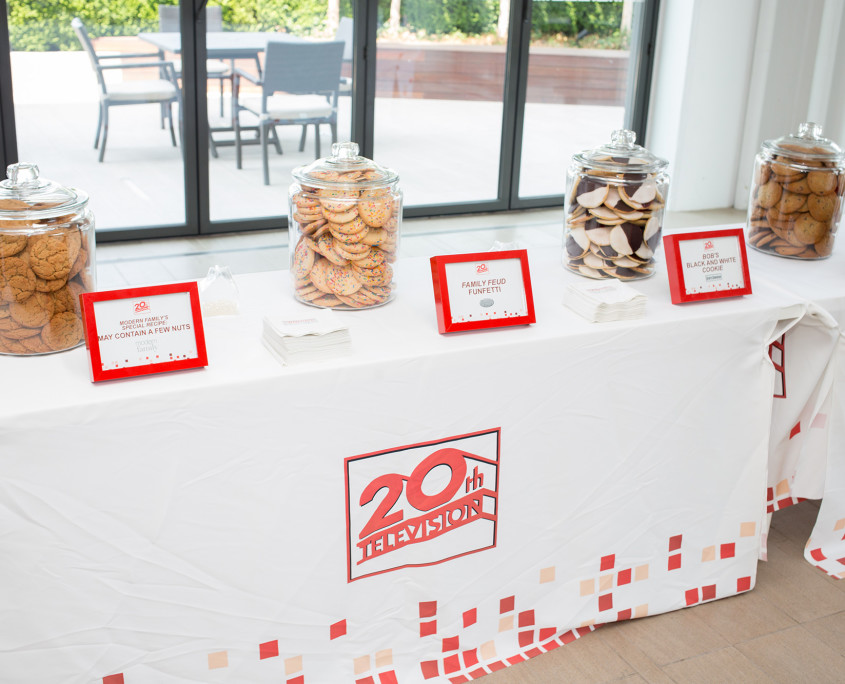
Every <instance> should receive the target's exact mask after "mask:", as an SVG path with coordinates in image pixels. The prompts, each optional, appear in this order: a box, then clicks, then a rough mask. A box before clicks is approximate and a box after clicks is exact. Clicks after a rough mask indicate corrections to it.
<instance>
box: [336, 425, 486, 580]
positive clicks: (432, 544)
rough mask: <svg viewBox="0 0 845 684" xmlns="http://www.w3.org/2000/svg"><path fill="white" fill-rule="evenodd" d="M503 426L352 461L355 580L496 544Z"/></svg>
mask: <svg viewBox="0 0 845 684" xmlns="http://www.w3.org/2000/svg"><path fill="white" fill-rule="evenodd" d="M499 440H500V430H499V429H498V428H496V429H493V430H486V431H484V432H476V433H472V434H468V435H461V436H458V437H449V438H446V439H442V440H437V441H432V442H425V443H422V444H414V445H408V446H402V447H397V448H394V449H386V450H384V451H378V452H373V453H369V454H361V455H359V456H352V457H349V458H347V459H346V461H345V467H346V473H345V475H346V510H347V524H346V531H347V568H348V579H349V581H353V580H357V579H361V578H362V577H368V576H370V575H375V574H379V573H382V572H389V571H391V570H397V569H399V568H403V567H409V566H420V565H432V564H434V563H442V562H443V561H446V560H449V559H451V558H456V557H457V556H463V555H465V554H468V553H474V552H476V551H482V550H484V549H488V548H492V547H494V546H495V545H496V524H497V520H498V488H499V478H498V469H499Z"/></svg>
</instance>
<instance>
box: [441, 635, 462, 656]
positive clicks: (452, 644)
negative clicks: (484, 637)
mask: <svg viewBox="0 0 845 684" xmlns="http://www.w3.org/2000/svg"><path fill="white" fill-rule="evenodd" d="M442 646H443V653H447V652H448V651H457V650H458V649H459V648H460V647H461V640H460V638H459V637H456V636H453V637H444V638H443V644H442Z"/></svg>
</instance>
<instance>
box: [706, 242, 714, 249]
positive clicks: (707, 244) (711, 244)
mask: <svg viewBox="0 0 845 684" xmlns="http://www.w3.org/2000/svg"><path fill="white" fill-rule="evenodd" d="M704 249H705V250H707V249H713V243H712V242H711V241H710V240H707V242H705V243H704Z"/></svg>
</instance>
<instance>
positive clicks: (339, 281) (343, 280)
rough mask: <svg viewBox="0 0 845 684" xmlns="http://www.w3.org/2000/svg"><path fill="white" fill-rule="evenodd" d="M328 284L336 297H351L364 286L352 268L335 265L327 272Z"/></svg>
mask: <svg viewBox="0 0 845 684" xmlns="http://www.w3.org/2000/svg"><path fill="white" fill-rule="evenodd" d="M326 284H327V285H328V287H329V289H330V290H331V291H332V293H333V294H336V295H351V294H352V293H353V292H357V291H358V290H360V289H361V285H362V283H361V281H360V280H358V279H357V278H356V277H355V275H354V274H353V272H352V268H351V267H350V266H335V265H334V264H332V265H331V266H329V268H328V269H327V270H326Z"/></svg>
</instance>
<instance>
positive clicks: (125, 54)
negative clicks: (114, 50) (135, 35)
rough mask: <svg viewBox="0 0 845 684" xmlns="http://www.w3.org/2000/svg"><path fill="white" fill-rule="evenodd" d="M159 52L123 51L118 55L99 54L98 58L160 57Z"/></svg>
mask: <svg viewBox="0 0 845 684" xmlns="http://www.w3.org/2000/svg"><path fill="white" fill-rule="evenodd" d="M160 56H161V53H159V52H122V53H120V54H117V55H101V54H99V53H98V54H97V59H135V58H139V57H154V58H159V57H160Z"/></svg>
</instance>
